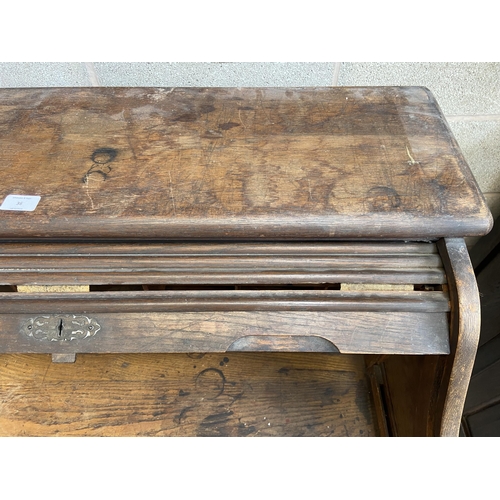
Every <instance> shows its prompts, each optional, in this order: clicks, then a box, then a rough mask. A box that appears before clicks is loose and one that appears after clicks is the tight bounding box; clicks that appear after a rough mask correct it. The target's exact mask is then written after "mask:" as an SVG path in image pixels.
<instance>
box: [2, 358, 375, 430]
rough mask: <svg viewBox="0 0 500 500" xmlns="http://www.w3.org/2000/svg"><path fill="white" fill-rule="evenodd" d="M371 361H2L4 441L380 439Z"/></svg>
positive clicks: (196, 359) (118, 359) (245, 359)
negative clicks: (367, 367) (370, 378)
mask: <svg viewBox="0 0 500 500" xmlns="http://www.w3.org/2000/svg"><path fill="white" fill-rule="evenodd" d="M377 434H378V429H377V425H376V422H375V413H374V405H373V402H372V400H371V396H370V393H369V384H368V382H367V379H366V377H365V368H364V361H363V357H362V356H340V355H332V354H330V355H329V354H317V353H316V354H305V353H301V354H283V353H280V354H277V353H265V354H264V353H260V354H255V353H229V354H225V355H216V354H206V355H203V354H196V355H193V354H190V355H188V354H140V355H139V354H136V355H132V354H127V355H92V354H88V355H80V356H78V357H77V360H76V363H75V364H57V363H52V362H51V360H50V356H49V355H39V354H37V355H9V354H2V355H0V435H2V436H374V435H377Z"/></svg>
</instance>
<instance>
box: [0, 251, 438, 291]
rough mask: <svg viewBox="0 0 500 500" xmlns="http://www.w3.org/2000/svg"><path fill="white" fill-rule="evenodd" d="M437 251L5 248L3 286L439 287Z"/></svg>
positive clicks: (0, 256) (0, 268) (0, 271)
mask: <svg viewBox="0 0 500 500" xmlns="http://www.w3.org/2000/svg"><path fill="white" fill-rule="evenodd" d="M435 252H436V247H435V245H434V244H428V243H408V244H405V243H379V244H376V243H367V244H364V243H361V244H360V243H328V244H318V245H314V244H289V245H288V244H279V243H278V244H274V243H270V244H234V245H226V244H200V245H197V244H196V245H194V244H172V243H170V244H165V245H158V244H152V245H147V244H138V245H130V244H129V245H127V244H124V245H102V246H100V245H99V246H98V245H89V244H82V245H74V244H58V245H28V246H27V247H22V246H19V245H15V244H10V245H5V247H4V248H3V249H2V250H1V251H0V284H5V285H11V284H14V285H15V284H18V285H19V284H78V283H82V284H87V283H88V284H143V283H146V284H171V285H177V284H203V285H209V284H214V285H215V284H216V285H220V284H228V285H238V284H295V283H297V284H304V283H341V282H342V283H347V282H348V283H390V284H403V283H406V284H442V283H446V276H445V273H444V270H443V268H442V265H441V260H440V258H439V255H438V254H436V253H435Z"/></svg>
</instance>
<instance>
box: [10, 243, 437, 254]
mask: <svg viewBox="0 0 500 500" xmlns="http://www.w3.org/2000/svg"><path fill="white" fill-rule="evenodd" d="M437 253H438V250H437V247H436V244H435V243H423V242H397V241H385V242H384V241H377V242H370V241H363V242H361V243H360V242H355V241H342V242H322V241H318V242H309V243H302V242H300V243H299V242H287V243H279V242H277V243H276V242H272V243H267V242H266V243H247V242H241V243H209V242H200V243H177V242H161V243H158V242H137V243H106V242H102V243H97V244H96V243H51V244H47V243H45V244H40V243H36V242H31V243H30V242H26V243H8V242H6V243H3V244H2V246H1V247H0V255H1V256H18V255H23V254H28V255H39V256H43V255H45V256H49V255H61V256H62V255H72V256H77V255H78V256H85V255H103V256H107V255H111V254H113V255H115V254H116V255H121V256H125V255H128V256H131V257H134V256H137V255H142V254H145V255H151V256H153V255H155V256H156V255H158V256H159V255H181V256H184V255H209V254H215V255H221V254H222V255H259V254H260V255H273V254H279V255H296V254H300V255H302V254H304V255H311V254H312V255H336V254H344V255H358V254H373V255H393V254H437Z"/></svg>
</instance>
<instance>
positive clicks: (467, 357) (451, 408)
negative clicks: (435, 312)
mask: <svg viewBox="0 0 500 500" xmlns="http://www.w3.org/2000/svg"><path fill="white" fill-rule="evenodd" d="M438 249H439V251H440V253H441V257H442V259H443V265H444V268H445V270H446V274H447V276H448V283H449V287H450V300H451V314H450V357H449V358H448V362H447V366H446V369H445V371H444V375H443V376H444V379H443V382H444V384H442V387H446V386H447V391H446V394H445V395H444V396H443V397H444V403H442V404H443V412H442V418H441V423H440V429H439V435H441V436H450V437H451V436H453V437H457V436H458V435H459V432H460V422H461V418H462V412H463V408H464V404H465V398H466V396H467V389H468V387H469V382H470V377H471V374H472V369H473V367H474V360H475V357H476V352H477V347H478V344H479V335H480V330H481V304H480V299H479V290H478V287H477V281H476V276H475V274H474V269H473V267H472V264H471V261H470V258H469V253H468V251H467V246H466V244H465V241H464V239H463V238H445V239H442V240H440V241H439V242H438Z"/></svg>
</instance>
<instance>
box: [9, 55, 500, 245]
mask: <svg viewBox="0 0 500 500" xmlns="http://www.w3.org/2000/svg"><path fill="white" fill-rule="evenodd" d="M330 85H423V86H426V87H428V88H429V89H431V91H432V92H433V93H434V95H435V96H436V98H437V100H438V102H439V104H440V106H441V108H442V110H443V112H444V114H445V115H446V118H447V120H448V122H449V124H450V127H451V128H452V130H453V133H454V134H455V137H456V138H457V141H458V143H459V145H460V147H461V149H462V151H463V153H464V155H465V157H466V159H467V161H468V162H469V165H470V167H471V169H472V172H473V173H474V175H475V177H476V179H477V181H478V183H479V186H480V188H481V190H482V191H483V193H484V195H485V197H486V199H487V201H488V204H489V206H490V208H491V210H492V212H493V215H494V217H495V218H496V217H498V216H499V215H500V63H349V62H346V63H338V62H337V63H334V62H331V63H222V62H214V63H0V87H38V86H54V87H55V86H166V87H170V86H174V87H182V86H185V87H188V86H241V87H243V86H253V87H261V86H262V87H266V86H269V87H271V86H299V87H300V86H330ZM473 242H474V240H470V241H469V243H470V244H472V243H473Z"/></svg>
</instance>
